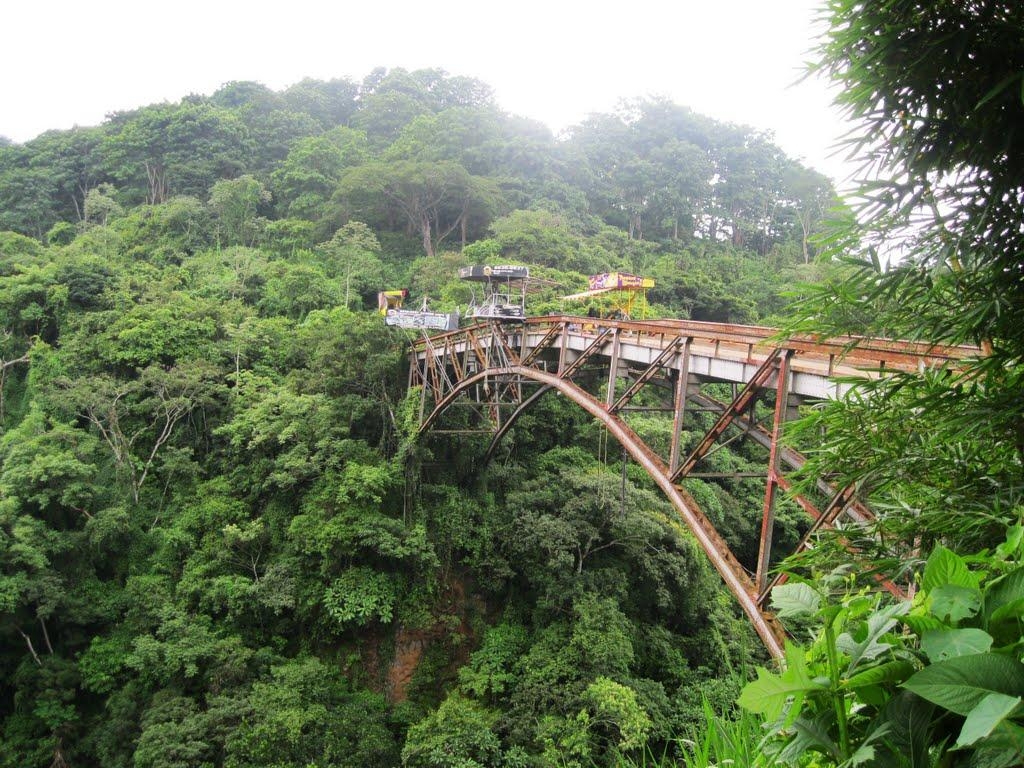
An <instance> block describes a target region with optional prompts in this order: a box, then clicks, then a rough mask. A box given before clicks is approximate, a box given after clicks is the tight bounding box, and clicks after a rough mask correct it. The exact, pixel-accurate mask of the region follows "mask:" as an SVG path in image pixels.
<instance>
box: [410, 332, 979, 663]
mask: <svg viewBox="0 0 1024 768" xmlns="http://www.w3.org/2000/svg"><path fill="white" fill-rule="evenodd" d="M977 353H978V350H977V349H976V348H973V347H948V346H937V345H927V344H920V343H913V342H899V341H893V340H886V339H876V340H870V339H847V338H844V339H833V340H829V339H824V340H823V339H816V338H797V339H790V340H788V341H786V342H785V343H780V342H778V341H777V340H776V338H775V331H774V330H773V329H770V328H761V327H754V326H734V325H724V324H717V323H699V322H693V321H680V320H656V321H639V322H634V321H615V320H600V319H595V318H580V317H572V316H549V317H534V318H526V319H525V321H523V322H522V323H515V324H506V325H502V324H500V323H495V322H491V323H478V324H476V325H472V326H468V327H465V328H462V329H459V330H457V331H453V332H450V333H445V334H441V335H437V336H429V335H427V334H425V333H424V335H423V337H422V338H421V339H418V340H417V341H415V342H414V343H413V346H412V350H411V354H410V362H411V365H410V369H409V386H410V388H412V387H413V386H416V385H420V386H421V391H420V398H421V399H420V425H421V426H420V431H421V433H422V432H425V431H427V430H430V429H432V428H434V426H435V424H436V423H437V421H438V419H439V418H440V416H441V415H442V414H443V413H444V412H445V411H447V410H448V409H449V408H450V407H451V406H452V405H453V404H455V403H456V402H457V401H459V400H460V398H463V396H464V395H469V397H467V398H465V400H466V401H467V402H464V403H463V404H465V405H468V406H469V407H471V408H472V409H474V410H475V411H476V412H477V415H478V416H479V417H480V418H479V420H478V421H477V422H476V423H477V424H481V423H482V424H483V425H484V427H483V428H479V429H470V430H464V429H455V430H443V429H436V430H435V431H436V432H442V433H443V432H457V433H463V432H466V431H469V432H473V433H475V434H480V433H484V434H488V435H490V436H491V441H490V444H489V447H488V448H487V452H486V456H487V458H489V457H490V455H491V454H492V452H493V451H494V450H495V448H496V446H497V445H498V443H499V441H500V440H501V439H502V438H503V437H504V436H505V435H506V434H507V433H508V431H509V430H510V429H511V427H512V426H513V425H514V423H515V422H516V421H517V420H518V418H519V417H520V416H521V415H522V414H523V413H525V412H526V411H527V410H528V409H529V408H530V407H531V406H533V405H534V404H535V403H536V402H537V401H538V400H539V399H540V398H541V397H542V396H543V395H544V394H545V393H547V392H550V391H556V392H560V393H562V394H563V395H564V396H565V397H567V398H569V399H570V400H572V401H573V402H574V403H575V404H577V405H578V406H579V407H581V408H582V409H583V410H584V411H585V412H587V413H589V414H590V415H591V416H592V417H593V418H595V419H597V420H598V421H599V422H600V423H601V424H603V425H604V426H605V428H606V429H607V430H608V432H609V433H611V434H612V435H614V436H615V438H616V440H617V441H618V442H619V443H620V445H622V447H623V449H624V451H625V452H626V453H627V454H628V455H629V456H631V457H632V458H633V459H634V460H635V461H636V462H637V463H638V464H640V465H641V466H642V467H643V468H644V470H645V471H646V472H647V474H648V475H649V476H650V477H651V478H652V480H653V481H654V482H655V484H656V485H658V487H659V489H660V490H661V491H662V492H663V493H664V494H665V496H666V498H667V499H668V500H669V502H670V503H671V504H672V506H673V507H674V508H675V510H676V512H677V513H678V514H679V516H680V518H681V519H682V521H683V523H684V524H685V525H686V526H687V527H688V528H689V529H690V531H691V532H692V533H693V535H694V536H695V538H696V539H697V542H698V544H699V545H700V547H701V548H702V549H703V550H704V552H705V553H706V555H707V556H708V558H709V559H710V560H711V562H712V564H713V565H714V566H715V569H716V570H717V571H718V572H719V574H720V575H721V577H722V579H723V580H724V581H725V583H726V587H727V588H728V589H729V590H730V592H731V593H732V594H733V595H734V597H735V598H736V600H737V602H739V604H740V607H741V608H742V610H743V611H744V613H745V614H746V615H747V617H748V619H749V620H750V622H751V624H752V625H753V626H754V628H755V630H756V631H757V633H758V635H759V636H760V637H761V639H762V641H763V642H764V644H765V646H766V647H767V649H768V651H769V652H770V653H771V654H772V655H773V656H775V657H776V658H780V657H781V655H782V651H783V638H784V633H783V629H782V627H781V625H780V624H779V622H778V621H777V620H776V619H775V618H774V617H773V616H772V615H771V614H770V613H769V612H768V611H766V610H765V608H764V605H765V603H766V601H767V597H768V595H769V593H770V590H771V588H772V586H774V585H775V584H777V583H779V581H780V580H781V577H777V578H776V579H775V580H771V581H770V580H769V571H770V558H771V548H772V539H773V531H774V522H775V501H776V497H777V495H778V494H779V493H780V492H788V493H789V497H790V498H791V499H792V500H793V501H794V502H795V503H796V504H797V505H798V506H799V507H801V508H802V509H803V510H804V511H805V512H807V514H808V515H809V517H810V518H811V520H812V522H811V525H810V528H809V530H808V531H807V532H806V534H805V535H804V537H803V538H802V539H801V541H800V542H799V544H798V549H800V548H803V547H805V546H807V545H808V544H809V542H810V540H811V537H812V536H813V534H814V532H815V531H817V530H819V529H820V528H830V527H835V526H836V524H837V523H838V521H839V519H840V518H841V517H843V516H845V517H846V518H847V519H848V520H849V521H850V522H851V523H852V524H854V525H863V524H864V523H866V522H869V521H870V520H871V518H872V515H871V512H870V510H868V509H867V508H866V507H865V506H864V505H863V504H861V503H860V502H859V501H858V500H857V498H856V496H855V489H854V488H852V487H847V488H836V487H833V486H832V485H831V484H829V483H828V482H827V481H825V480H819V481H818V482H817V483H816V484H815V489H814V495H815V496H816V497H817V498H819V499H820V500H821V501H814V500H812V499H810V498H807V497H805V496H803V495H801V494H798V493H794V492H793V489H792V486H791V485H790V483H789V481H788V480H787V478H786V477H785V476H784V474H783V472H782V466H783V465H785V466H787V467H789V468H799V467H800V466H801V465H802V464H803V463H804V458H803V456H802V455H800V454H799V453H798V452H796V451H795V450H793V449H792V448H789V447H787V446H784V445H781V443H780V436H781V433H782V426H783V422H784V421H785V419H786V418H787V416H788V414H789V413H790V412H791V411H792V410H793V406H794V405H795V404H796V403H797V402H802V401H806V400H808V399H810V400H815V399H817V400H821V399H827V398H830V397H837V396H841V395H842V393H843V392H844V391H845V390H846V389H848V388H850V387H851V386H853V384H851V383H850V381H851V378H850V377H856V376H866V377H872V376H878V375H884V371H885V370H886V369H896V370H921V369H923V368H925V367H936V366H938V367H942V366H954V367H955V366H956V365H957V363H958V361H959V360H961V359H963V358H964V357H967V356H973V355H975V354H977ZM836 377H844V380H845V383H840V382H838V381H837V380H836ZM624 380H625V381H627V382H629V383H628V385H627V386H625V387H622V386H619V385H620V384H622V382H623V381H624ZM581 382H582V383H581ZM595 382H596V383H597V385H598V386H599V387H600V386H601V385H603V386H604V393H603V394H602V395H601V398H600V399H599V398H598V397H597V396H596V395H594V394H591V393H590V392H588V391H587V389H586V388H585V387H584V383H586V384H587V385H588V386H590V387H591V389H593V388H594V384H595ZM708 383H718V384H731V386H732V398H731V400H729V399H728V398H725V399H724V400H719V399H717V395H716V396H709V395H708V394H707V393H706V392H703V391H701V386H702V385H703V384H708ZM648 384H651V385H659V386H660V387H661V388H664V389H665V390H667V391H668V392H670V393H671V397H670V398H669V399H670V400H671V403H670V404H669V405H668V406H667V407H662V408H660V409H658V408H654V410H661V411H664V412H667V413H669V414H671V420H672V425H671V446H670V449H669V450H668V451H667V453H666V455H665V456H664V457H663V456H659V455H658V453H657V452H656V451H654V450H652V449H651V447H650V445H649V444H648V443H646V442H645V441H644V439H643V438H642V437H641V436H640V435H639V434H638V433H637V432H636V431H635V430H634V429H632V428H631V427H630V425H629V424H628V423H627V421H626V418H625V417H626V415H627V412H628V411H635V410H641V411H642V410H651V406H650V404H649V402H647V404H645V402H644V401H645V400H647V399H646V398H644V399H643V400H641V401H640V402H638V403H635V404H634V403H633V400H634V398H635V396H636V395H637V394H638V393H639V392H640V391H641V390H642V389H643V388H644V387H645V386H647V385H648ZM527 386H537V387H538V389H537V390H536V391H534V392H532V393H531V394H526V393H524V388H525V387H527ZM765 392H771V393H774V405H772V406H770V409H771V412H770V413H769V414H767V420H766V421H765V422H762V420H761V419H759V418H758V417H757V415H756V409H757V406H758V399H759V397H761V395H762V394H763V393H765ZM428 395H429V400H430V404H431V407H430V409H429V412H428V410H427V403H428ZM688 403H689V404H691V408H696V409H700V410H704V411H707V412H709V413H710V414H711V415H712V417H713V418H714V424H713V426H712V427H711V428H710V429H707V431H706V432H704V436H703V437H702V438H700V440H699V442H698V443H697V444H696V445H695V446H694V447H692V448H690V447H686V446H684V445H683V439H682V435H683V432H684V427H683V419H684V416H685V415H686V414H687V413H689V411H688V410H687V404H688ZM509 408H511V409H513V410H512V411H511V412H508V410H507V409H509ZM761 418H762V419H763V418H765V417H763V416H762V417H761ZM737 428H738V429H739V431H740V434H739V435H736V434H734V435H733V437H731V438H728V439H725V440H723V441H722V442H720V443H719V442H718V441H719V440H720V439H721V438H723V436H724V435H725V434H726V432H727V430H731V431H733V432H735V431H736V429H737ZM696 434H697V435H698V436H699V435H700V434H701V433H700V432H697V433H696ZM739 437H748V438H750V439H751V440H752V441H753V442H754V443H757V444H759V445H760V446H761V447H762V448H763V449H765V450H767V452H768V464H767V468H766V470H765V471H764V472H763V473H753V474H750V473H748V474H746V475H742V474H739V475H737V474H735V473H733V474H728V475H726V476H737V477H738V476H747V477H751V476H757V477H761V478H764V479H766V485H765V496H764V504H763V508H762V510H761V512H762V515H761V532H760V544H759V548H758V553H757V555H758V556H757V570H756V572H755V574H754V578H751V574H750V572H748V571H747V570H746V569H745V568H744V567H743V565H742V564H741V563H740V562H739V560H738V559H737V558H736V556H735V555H734V554H733V553H732V552H731V551H730V549H729V547H728V546H727V544H726V543H725V541H724V539H723V538H722V536H721V535H720V534H719V533H718V531H717V530H716V529H715V527H714V525H713V524H712V523H711V522H710V521H709V519H708V518H707V516H706V515H705V514H704V513H703V511H702V510H701V508H700V506H699V505H698V504H697V503H696V501H695V500H694V499H693V497H692V496H691V495H690V494H689V493H687V491H686V490H685V488H683V487H682V482H683V480H684V479H686V478H702V477H703V478H710V477H722V476H723V475H722V474H721V473H718V474H716V473H713V472H712V473H699V472H695V471H694V469H695V468H696V467H697V466H698V465H700V463H701V462H703V461H704V460H705V459H707V458H708V457H710V456H711V455H712V454H713V453H714V451H715V450H717V448H720V447H723V446H724V445H727V444H728V443H729V442H731V441H732V440H733V439H738V438H739ZM822 502H823V503H822ZM879 582H880V584H881V586H882V587H884V588H886V589H888V590H890V591H891V592H894V593H896V594H901V590H900V589H899V587H897V586H896V585H894V584H892V583H890V582H887V581H885V580H883V579H879Z"/></svg>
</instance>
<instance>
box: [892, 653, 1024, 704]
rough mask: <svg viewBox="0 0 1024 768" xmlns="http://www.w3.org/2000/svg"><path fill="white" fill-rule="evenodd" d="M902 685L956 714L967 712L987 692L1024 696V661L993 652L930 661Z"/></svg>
mask: <svg viewBox="0 0 1024 768" xmlns="http://www.w3.org/2000/svg"><path fill="white" fill-rule="evenodd" d="M903 685H904V687H905V688H907V689H908V690H911V691H913V692H914V693H916V694H917V695H918V696H920V697H921V698H922V699H926V700H928V701H930V702H932V703H934V704H938V705H939V706H940V707H944V708H946V709H948V710H950V711H952V712H956V713H957V714H958V715H967V714H968V713H970V711H971V710H972V709H974V708H975V707H976V706H978V703H979V702H980V701H981V700H982V699H984V698H985V697H986V696H988V695H989V694H991V693H1002V694H1006V695H1007V696H1024V664H1021V663H1020V662H1019V661H1017V660H1016V659H1013V658H1010V657H1009V656H1002V655H1000V654H997V653H978V654H975V655H973V656H957V657H956V658H952V659H949V660H947V661H940V662H938V663H936V664H931V665H929V666H927V667H925V668H924V669H922V670H921V671H920V672H918V673H917V674H915V675H914V676H913V677H911V678H910V679H909V680H907V682H905V683H904V684H903Z"/></svg>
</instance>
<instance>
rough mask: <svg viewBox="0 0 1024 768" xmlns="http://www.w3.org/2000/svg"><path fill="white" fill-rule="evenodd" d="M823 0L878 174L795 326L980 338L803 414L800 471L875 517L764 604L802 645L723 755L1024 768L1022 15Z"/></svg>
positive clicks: (834, 61) (826, 67)
mask: <svg viewBox="0 0 1024 768" xmlns="http://www.w3.org/2000/svg"><path fill="white" fill-rule="evenodd" d="M828 7H829V12H830V14H831V27H830V29H829V32H828V33H827V34H826V36H825V37H824V39H823V41H822V46H821V50H820V54H821V63H820V65H819V67H818V69H819V70H821V71H824V72H826V73H827V74H828V75H830V76H831V77H832V78H833V79H834V80H836V81H837V82H839V83H840V84H841V85H842V86H843V89H842V90H841V92H840V95H839V96H838V102H839V103H840V104H841V105H843V106H845V107H846V108H847V110H848V112H849V114H850V116H851V117H852V118H853V119H855V120H856V121H858V123H859V129H858V131H857V132H855V133H854V134H853V138H852V143H853V145H854V148H855V149H857V150H859V151H860V152H861V153H862V156H863V157H864V158H865V160H866V163H867V166H866V167H867V169H868V172H869V175H870V177H871V182H870V183H868V184H866V185H865V186H864V188H863V189H862V200H863V204H862V206H861V209H860V210H859V211H858V216H857V220H856V222H854V221H853V220H851V221H849V222H847V225H846V226H845V227H840V228H838V229H837V230H836V231H835V233H834V235H833V237H832V244H831V250H830V251H829V253H830V254H831V255H834V256H835V257H836V258H843V259H844V260H845V261H846V262H847V264H848V265H849V268H850V269H849V272H847V273H846V275H845V277H844V278H843V279H842V280H838V281H833V282H830V283H826V284H825V285H823V286H820V287H817V288H814V289H809V290H808V292H807V294H806V296H807V298H806V300H805V303H804V305H803V308H802V311H801V313H800V314H799V315H798V316H797V317H796V319H795V320H794V321H793V322H792V323H791V327H792V328H793V329H795V330H800V331H811V332H816V333H828V334H836V333H852V334H864V335H890V336H897V337H903V338H914V339H920V340H922V341H926V342H932V343H940V344H941V343H946V344H964V343H968V344H974V345H976V351H975V353H974V354H973V355H972V356H971V357H970V358H968V359H967V360H965V361H964V362H963V363H962V364H961V365H960V366H959V369H958V370H955V371H931V370H924V371H921V372H918V373H908V374H890V375H888V376H886V377H883V378H880V379H879V380H878V381H876V382H873V383H872V384H870V385H864V386H862V387H860V388H859V389H858V391H856V392H855V393H853V394H851V395H850V396H849V397H846V398H843V399H840V400H837V401H835V402H831V403H827V404H823V405H822V406H821V407H820V408H818V409H816V410H815V411H814V412H812V413H810V414H809V415H808V416H807V418H805V419H804V420H803V422H802V424H801V425H800V426H801V429H800V433H799V434H795V435H794V438H796V439H799V437H800V436H801V435H803V436H807V435H814V436H815V437H817V438H818V439H819V440H820V443H819V446H818V448H817V450H816V451H815V452H814V454H813V455H812V458H811V461H810V462H809V463H808V465H807V466H806V470H807V477H808V478H810V477H811V476H813V475H814V474H816V473H819V472H822V471H825V472H831V473H832V476H833V477H834V478H835V479H836V482H838V483H839V484H840V485H846V484H851V483H852V484H855V485H856V486H857V487H858V488H859V489H860V491H861V493H862V494H863V495H864V496H865V497H867V498H868V499H870V500H871V501H872V502H873V504H874V507H875V509H876V510H877V511H879V512H880V513H881V514H880V516H879V517H878V520H877V522H876V524H875V525H874V526H872V528H873V530H861V531H857V532H856V533H855V534H852V535H851V532H850V531H846V532H844V541H843V542H838V541H837V540H836V538H835V537H833V538H831V539H828V538H826V539H824V540H823V541H821V542H820V543H821V544H823V545H831V546H819V547H818V548H817V549H816V551H815V552H814V553H813V554H812V555H810V556H808V557H805V558H802V560H801V561H800V562H798V563H792V564H791V567H793V568H794V569H799V570H800V571H801V572H802V573H804V574H805V575H806V576H807V580H806V581H800V582H798V583H791V584H788V585H786V586H784V587H780V588H778V589H777V590H776V592H775V594H774V595H773V598H774V605H775V607H776V609H777V610H778V612H779V614H780V615H785V616H788V617H790V618H791V620H798V621H799V620H802V621H806V622H807V627H808V637H807V640H806V644H805V645H791V646H789V647H788V648H787V654H786V657H787V668H786V669H785V670H784V671H781V672H779V673H773V672H769V671H767V670H760V671H759V677H758V680H757V681H755V682H752V683H750V684H749V685H748V686H747V687H746V688H745V689H744V692H743V694H742V696H741V698H740V703H741V704H742V705H743V706H744V707H746V708H747V709H748V710H750V711H752V712H755V713H758V714H760V715H762V716H763V717H764V720H765V724H766V725H767V726H768V728H769V735H768V736H767V737H766V738H765V739H764V740H763V741H762V740H760V739H759V738H758V737H752V738H747V739H746V740H745V743H743V744H741V745H740V748H738V749H736V750H733V751H727V752H726V753H725V755H724V756H725V757H727V759H730V760H733V761H734V762H735V763H737V764H740V765H769V764H777V763H779V762H781V763H784V764H786V765H794V766H798V765H799V766H804V765H832V766H856V765H871V766H913V767H914V768H918V767H920V768H930V767H931V766H955V765H962V766H990V767H991V768H997V767H1002V766H1017V765H1020V764H1021V755H1022V754H1024V721H1022V715H1024V562H1022V561H1024V551H1022V547H1021V543H1022V527H1021V524H1022V521H1024V505H1022V503H1021V496H1020V491H1021V488H1022V487H1024V442H1022V440H1021V435H1022V433H1024V432H1022V427H1024V397H1022V392H1024V388H1022V375H1024V337H1022V335H1021V329H1022V328H1024V316H1022V313H1024V294H1022V293H1021V287H1022V282H1021V252H1022V246H1024V240H1022V232H1024V230H1022V229H1021V221H1022V219H1024V185H1022V179H1024V175H1022V173H1021V170H1022V169H1021V157H1022V153H1021V142H1020V136H1019V127H1020V126H1021V125H1022V124H1024V90H1022V85H1024V37H1022V35H1021V31H1022V30H1024V9H1022V8H1021V6H1020V4H1019V3H1012V2H999V1H998V0H992V1H991V2H975V3H956V2H935V3H918V2H912V1H911V0H893V1H889V2H863V1H855V0H832V2H830V3H829V4H828ZM887 262H888V263H887ZM838 544H842V545H847V546H848V545H850V544H853V545H854V546H856V547H859V548H860V549H862V554H863V556H862V557H859V558H858V562H859V563H865V562H866V563H871V564H872V565H873V568H869V569H853V568H851V567H850V557H849V552H848V551H847V548H846V546H837V545H838ZM926 556H927V560H924V558H925V557H926ZM871 570H874V571H875V572H876V574H885V575H889V576H892V577H894V578H901V577H902V578H903V579H905V580H906V581H904V583H907V582H910V581H911V580H912V583H911V592H912V595H911V596H910V597H909V598H908V599H901V600H893V599H892V598H891V597H886V598H882V597H879V596H877V595H876V596H870V595H869V594H868V593H867V592H865V590H864V588H863V586H858V583H859V584H861V585H862V584H865V583H866V584H870V583H871V580H870V579H864V578H863V577H864V576H865V575H868V574H867V573H865V571H871ZM858 571H859V572H858ZM858 577H859V578H860V579H861V580H860V581H858ZM915 589H916V593H913V592H914V590H915ZM708 722H709V725H710V727H711V730H716V729H717V730H720V731H721V732H722V733H725V734H730V733H737V732H739V728H737V727H734V726H732V725H730V724H729V723H728V722H726V723H724V724H723V723H721V722H720V721H716V720H709V721H708ZM741 735H742V734H741ZM753 742H757V743H758V748H757V750H756V751H754V752H752V751H751V749H750V744H751V743H753ZM691 754H693V755H696V752H692V753H691Z"/></svg>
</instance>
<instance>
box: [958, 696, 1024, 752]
mask: <svg viewBox="0 0 1024 768" xmlns="http://www.w3.org/2000/svg"><path fill="white" fill-rule="evenodd" d="M1020 701H1021V699H1020V696H1007V695H1005V694H1002V693H990V694H989V695H988V696H986V697H985V698H983V699H982V700H981V701H979V702H978V704H977V706H976V707H974V709H972V710H971V711H970V712H969V713H968V715H967V719H966V720H965V721H964V727H963V728H962V729H961V730H960V736H959V737H958V738H957V740H956V746H958V747H967V746H970V745H971V744H973V743H974V742H976V741H978V740H979V739H983V738H985V737H986V736H988V735H989V734H990V733H992V731H993V730H995V728H996V726H997V725H999V724H1000V723H1001V722H1003V721H1004V720H1005V719H1006V718H1007V717H1009V716H1010V715H1011V714H1012V713H1013V711H1014V710H1015V709H1017V707H1018V706H1020Z"/></svg>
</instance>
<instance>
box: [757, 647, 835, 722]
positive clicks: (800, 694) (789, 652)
mask: <svg viewBox="0 0 1024 768" xmlns="http://www.w3.org/2000/svg"><path fill="white" fill-rule="evenodd" d="M825 688H826V686H825V685H824V684H823V683H820V682H818V681H817V680H814V679H813V678H812V677H811V675H810V673H809V672H808V670H807V662H806V660H805V658H804V651H803V649H802V648H800V647H798V646H795V645H791V644H789V643H787V644H786V669H785V670H784V671H783V672H782V673H780V674H776V673H774V672H769V671H768V670H766V669H765V668H764V667H758V669H757V680H754V681H753V682H750V683H747V684H746V685H745V686H744V687H743V691H742V692H741V693H740V697H739V700H738V703H739V705H740V706H741V707H743V708H744V709H747V710H749V711H751V712H756V713H757V714H762V715H765V716H766V717H767V718H768V719H769V720H775V719H777V718H778V717H779V716H780V715H782V712H783V710H784V709H785V707H786V704H787V703H788V702H790V701H792V707H791V709H790V717H792V718H796V717H797V715H798V714H799V711H800V707H801V705H802V703H803V699H804V697H805V696H806V695H807V694H808V693H811V692H813V691H821V690H824V689H825Z"/></svg>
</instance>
